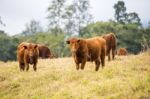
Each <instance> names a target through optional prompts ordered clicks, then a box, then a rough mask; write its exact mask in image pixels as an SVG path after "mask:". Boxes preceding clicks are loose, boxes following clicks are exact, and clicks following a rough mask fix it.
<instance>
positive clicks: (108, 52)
mask: <svg viewBox="0 0 150 99" xmlns="http://www.w3.org/2000/svg"><path fill="white" fill-rule="evenodd" d="M107 55H108V61H110V49H108V50H107Z"/></svg>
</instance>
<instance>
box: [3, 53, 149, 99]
mask: <svg viewBox="0 0 150 99" xmlns="http://www.w3.org/2000/svg"><path fill="white" fill-rule="evenodd" d="M0 99H150V53H148V52H146V53H141V54H139V55H129V56H124V57H123V56H122V57H119V56H117V57H116V59H115V61H111V62H108V61H106V66H105V68H104V69H102V68H100V70H99V71H98V72H95V64H94V63H90V62H88V63H87V64H86V66H85V69H84V70H83V71H82V70H79V71H77V70H76V69H75V64H74V61H73V59H72V58H58V59H51V60H50V59H46V60H41V59H40V60H39V62H38V66H37V72H34V71H33V68H32V66H30V69H29V72H20V71H19V67H18V62H7V63H4V62H0Z"/></svg>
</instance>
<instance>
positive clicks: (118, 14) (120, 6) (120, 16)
mask: <svg viewBox="0 0 150 99" xmlns="http://www.w3.org/2000/svg"><path fill="white" fill-rule="evenodd" d="M114 9H115V19H116V20H117V22H119V23H125V20H126V16H127V13H126V7H125V3H124V2H123V1H118V2H117V3H116V4H115V5H114Z"/></svg>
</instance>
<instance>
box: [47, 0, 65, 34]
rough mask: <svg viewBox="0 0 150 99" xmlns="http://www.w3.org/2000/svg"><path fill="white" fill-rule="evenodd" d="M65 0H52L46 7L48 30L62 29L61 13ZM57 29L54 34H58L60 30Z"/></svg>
mask: <svg viewBox="0 0 150 99" xmlns="http://www.w3.org/2000/svg"><path fill="white" fill-rule="evenodd" d="M65 1H66V0H52V2H51V5H49V7H48V9H47V10H48V13H49V14H48V17H47V19H48V20H49V30H50V31H51V29H54V28H55V29H59V30H62V23H63V19H62V16H63V13H64V4H65ZM59 30H55V31H57V32H56V33H54V34H55V35H58V33H59V32H60V31H59Z"/></svg>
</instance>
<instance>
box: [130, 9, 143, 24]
mask: <svg viewBox="0 0 150 99" xmlns="http://www.w3.org/2000/svg"><path fill="white" fill-rule="evenodd" d="M127 22H128V23H129V24H137V25H139V26H141V25H142V24H141V19H140V18H139V16H138V14H137V13H136V12H132V13H128V14H127Z"/></svg>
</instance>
